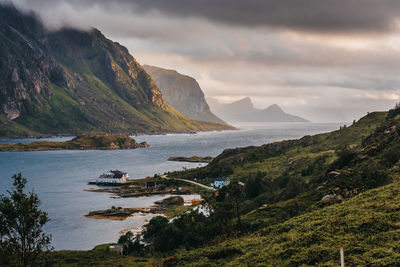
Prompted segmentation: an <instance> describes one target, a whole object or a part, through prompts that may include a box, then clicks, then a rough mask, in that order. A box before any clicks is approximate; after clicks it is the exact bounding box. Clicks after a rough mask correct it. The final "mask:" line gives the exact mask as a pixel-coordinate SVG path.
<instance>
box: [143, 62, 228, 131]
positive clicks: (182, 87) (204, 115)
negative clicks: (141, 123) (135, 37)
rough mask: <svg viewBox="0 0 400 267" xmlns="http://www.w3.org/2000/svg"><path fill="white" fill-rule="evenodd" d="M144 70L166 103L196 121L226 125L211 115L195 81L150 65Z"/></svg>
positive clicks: (172, 71) (174, 71) (145, 66)
mask: <svg viewBox="0 0 400 267" xmlns="http://www.w3.org/2000/svg"><path fill="white" fill-rule="evenodd" d="M143 68H144V69H145V70H146V71H147V73H148V74H150V76H151V78H152V79H153V80H154V81H155V82H156V84H157V86H158V88H160V90H161V93H162V94H163V96H164V99H165V101H167V103H168V104H170V105H171V106H172V107H174V108H175V109H177V110H178V111H179V112H182V114H184V115H186V116H188V117H189V118H191V119H194V120H198V121H208V122H214V123H221V124H225V122H224V121H223V120H221V119H219V118H218V117H217V116H215V115H214V114H212V113H211V111H210V108H209V106H208V104H207V102H206V99H205V98H204V93H203V91H202V90H201V88H200V86H199V84H198V83H197V81H196V80H195V79H193V78H192V77H189V76H186V75H182V74H180V73H178V72H177V71H176V70H169V69H163V68H159V67H155V66H149V65H144V66H143Z"/></svg>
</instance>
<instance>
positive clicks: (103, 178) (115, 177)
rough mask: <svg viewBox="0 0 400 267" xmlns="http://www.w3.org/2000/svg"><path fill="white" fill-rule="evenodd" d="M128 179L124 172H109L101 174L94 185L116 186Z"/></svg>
mask: <svg viewBox="0 0 400 267" xmlns="http://www.w3.org/2000/svg"><path fill="white" fill-rule="evenodd" d="M128 178H129V174H127V173H126V172H121V171H119V170H115V171H113V170H111V171H109V172H106V173H103V174H102V175H100V176H99V178H97V179H96V183H98V184H111V185H118V184H124V183H126V181H127V179H128Z"/></svg>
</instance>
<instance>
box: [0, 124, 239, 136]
mask: <svg viewBox="0 0 400 267" xmlns="http://www.w3.org/2000/svg"><path fill="white" fill-rule="evenodd" d="M237 130H239V129H238V128H237V127H234V126H232V125H227V127H226V129H214V130H187V131H160V132H129V133H126V132H121V133H120V132H115V133H103V132H98V133H97V132H96V133H90V132H82V133H65V134H37V135H24V136H18V135H17V136H0V140H7V139H42V138H63V137H76V136H78V135H82V134H95V135H105V134H108V135H128V136H143V135H167V134H196V133H199V132H223V131H237Z"/></svg>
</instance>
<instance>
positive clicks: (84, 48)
mask: <svg viewBox="0 0 400 267" xmlns="http://www.w3.org/2000/svg"><path fill="white" fill-rule="evenodd" d="M0 57H1V58H3V59H4V60H2V62H0V124H1V126H2V127H1V129H0V136H16V137H18V136H27V135H53V134H79V133H86V132H94V133H129V134H131V133H138V132H141V133H152V132H184V131H196V130H217V129H225V128H226V126H221V125H218V124H212V123H202V122H198V121H195V120H191V119H189V118H187V117H186V116H184V115H183V114H181V113H180V112H178V111H176V110H175V109H174V108H172V107H171V106H170V105H169V104H168V103H166V102H165V101H164V99H163V96H162V94H161V92H160V90H159V89H158V87H157V86H156V84H155V82H154V81H153V80H152V79H151V77H150V76H149V75H148V74H147V72H146V71H145V70H144V69H143V68H142V66H141V65H140V64H139V63H138V62H137V61H136V60H135V58H134V57H133V56H132V55H130V54H129V52H128V49H126V48H125V47H123V46H121V45H120V44H119V43H116V42H113V41H111V40H109V39H107V38H106V37H105V36H104V35H103V34H102V33H101V32H100V31H99V30H97V29H94V28H93V29H91V30H90V31H81V30H76V29H71V28H63V29H61V30H58V31H54V32H48V31H47V30H46V29H45V28H44V26H43V25H42V23H41V21H40V20H39V19H38V18H37V17H36V16H35V15H34V14H33V13H30V14H23V13H21V12H20V11H18V10H17V9H16V8H14V7H12V6H9V5H0Z"/></svg>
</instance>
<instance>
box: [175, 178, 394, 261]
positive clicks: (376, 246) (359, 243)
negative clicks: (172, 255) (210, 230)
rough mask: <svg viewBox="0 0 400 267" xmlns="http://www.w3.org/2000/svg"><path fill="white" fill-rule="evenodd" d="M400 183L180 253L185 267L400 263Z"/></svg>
mask: <svg viewBox="0 0 400 267" xmlns="http://www.w3.org/2000/svg"><path fill="white" fill-rule="evenodd" d="M399 193H400V185H399V183H397V182H395V183H393V184H390V185H387V186H384V187H380V188H378V189H372V190H369V191H366V192H364V193H361V194H359V195H358V196H356V197H354V198H352V199H349V200H346V201H343V202H342V203H338V204H335V205H331V206H328V207H325V208H322V209H316V210H315V211H311V212H308V213H305V214H303V215H301V216H297V217H294V218H292V219H289V220H287V221H285V222H283V223H280V224H277V225H273V226H270V227H266V228H263V229H262V230H259V231H257V232H255V233H251V234H249V235H246V236H243V237H239V238H231V239H228V240H226V241H224V242H222V243H218V244H217V245H215V246H208V247H206V248H201V249H196V250H192V251H185V250H181V251H179V252H178V253H177V254H176V257H177V259H178V261H177V265H179V266H183V265H188V266H221V265H225V266H243V265H247V266H315V265H318V266H338V265H339V264H340V257H339V247H340V246H343V247H344V250H345V256H346V257H345V259H346V264H347V265H346V266H367V265H369V266H393V264H394V265H395V263H396V262H399V261H400V242H399V241H400V209H399V207H398V203H399V201H400V194H399Z"/></svg>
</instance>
